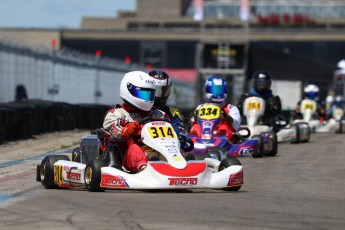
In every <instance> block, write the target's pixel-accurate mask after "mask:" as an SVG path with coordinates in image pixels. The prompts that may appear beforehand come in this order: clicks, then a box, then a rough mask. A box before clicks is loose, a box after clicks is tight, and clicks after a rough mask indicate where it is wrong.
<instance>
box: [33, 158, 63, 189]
mask: <svg viewBox="0 0 345 230" xmlns="http://www.w3.org/2000/svg"><path fill="white" fill-rule="evenodd" d="M58 160H67V161H69V158H68V156H64V155H58V156H46V157H45V158H44V159H43V160H42V162H41V164H40V165H39V167H38V172H37V173H38V175H37V177H38V179H39V181H41V182H42V185H43V186H44V187H45V188H46V189H53V188H58V186H57V185H56V184H55V183H54V164H55V162H57V161H58Z"/></svg>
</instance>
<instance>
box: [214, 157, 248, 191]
mask: <svg viewBox="0 0 345 230" xmlns="http://www.w3.org/2000/svg"><path fill="white" fill-rule="evenodd" d="M232 165H242V164H241V162H240V161H239V160H238V159H237V158H235V157H228V158H224V159H223V160H222V161H221V162H220V165H219V170H218V171H219V172H220V171H222V170H224V169H226V168H228V167H230V166H232ZM241 187H242V186H241V185H240V186H234V187H227V188H223V190H224V191H238V190H240V188H241Z"/></svg>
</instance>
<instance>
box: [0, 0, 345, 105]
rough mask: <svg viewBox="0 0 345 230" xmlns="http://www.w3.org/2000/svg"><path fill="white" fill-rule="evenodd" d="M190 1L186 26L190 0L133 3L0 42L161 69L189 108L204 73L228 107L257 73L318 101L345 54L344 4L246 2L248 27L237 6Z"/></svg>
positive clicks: (6, 31) (230, 1)
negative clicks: (221, 85)
mask: <svg viewBox="0 0 345 230" xmlns="http://www.w3.org/2000/svg"><path fill="white" fill-rule="evenodd" d="M198 2H199V4H201V5H202V6H203V18H202V20H194V19H193V16H194V13H195V5H194V4H193V3H194V1H192V0H180V1H162V0H138V1H137V10H136V11H133V12H127V11H126V12H119V14H118V17H102V16H100V17H88V16H85V17H83V18H82V20H81V26H80V29H77V30H71V29H57V30H45V29H38V28H35V29H18V28H2V29H0V35H1V34H2V35H4V36H7V37H8V38H10V40H16V39H21V40H20V41H21V43H26V44H33V43H35V45H37V44H39V45H42V46H44V47H46V48H48V49H51V41H52V40H56V46H55V47H54V49H56V50H57V51H59V52H67V53H68V55H67V56H69V55H70V54H71V51H64V50H66V49H68V50H78V52H81V53H88V54H90V55H91V56H92V58H94V54H95V52H96V51H97V50H101V52H102V57H104V59H105V57H108V58H110V59H117V60H122V62H125V65H124V66H127V65H128V64H130V65H132V64H138V65H139V66H142V67H144V68H163V69H166V70H168V71H171V73H174V74H176V76H175V78H176V79H178V80H180V81H182V82H183V83H184V84H189V85H190V87H194V86H193V84H195V85H196V87H195V89H196V90H197V92H196V93H197V97H196V100H194V103H197V102H198V100H201V95H200V87H201V82H202V81H203V79H204V78H205V77H207V76H208V75H210V74H219V75H222V76H224V77H225V78H226V79H227V80H228V81H229V83H231V84H229V85H231V86H233V88H231V89H229V90H230V92H232V95H230V100H231V101H232V102H236V99H237V98H238V96H239V95H240V94H241V93H242V92H243V90H245V88H246V86H247V84H246V83H245V82H249V80H250V76H251V74H252V73H253V72H254V71H255V70H257V69H267V70H269V71H271V72H272V74H273V76H274V78H275V80H281V81H299V82H300V83H301V85H304V84H307V83H315V84H318V85H320V88H321V91H322V95H325V94H326V91H327V89H328V87H329V85H331V84H332V81H333V80H332V79H333V73H334V71H335V70H336V69H337V66H336V63H337V62H338V61H339V60H341V59H343V58H344V57H343V56H344V53H345V44H344V43H345V41H344V37H345V18H344V14H345V2H344V1H341V0H328V1H321V0H304V1H303V0H301V1H297V0H275V1H268V0H251V1H249V3H250V6H249V15H250V17H249V20H248V22H243V21H242V20H241V19H240V17H239V9H240V3H241V1H239V0H237V1H235V0H226V1H225V0H213V1H211V0H204V1H201V0H199V1H198ZM199 6H200V5H199ZM73 52H74V51H73ZM73 52H72V53H73ZM92 58H91V59H92ZM111 62H112V61H111ZM112 63H114V62H112ZM118 66H121V64H120V65H118ZM118 68H121V67H118ZM193 79H194V80H193Z"/></svg>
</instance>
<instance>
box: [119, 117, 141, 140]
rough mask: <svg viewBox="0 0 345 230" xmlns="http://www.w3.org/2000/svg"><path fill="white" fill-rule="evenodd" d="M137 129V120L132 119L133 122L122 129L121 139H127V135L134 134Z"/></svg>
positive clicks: (138, 126)
mask: <svg viewBox="0 0 345 230" xmlns="http://www.w3.org/2000/svg"><path fill="white" fill-rule="evenodd" d="M139 129H140V125H139V122H137V121H134V122H131V123H128V124H127V125H126V126H125V127H124V128H123V129H122V132H121V136H122V138H123V139H127V138H128V137H131V136H134V135H136V134H137V132H138V131H139Z"/></svg>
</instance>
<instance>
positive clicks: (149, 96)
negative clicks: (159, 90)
mask: <svg viewBox="0 0 345 230" xmlns="http://www.w3.org/2000/svg"><path fill="white" fill-rule="evenodd" d="M127 87H128V90H129V92H130V93H131V94H132V95H133V96H134V97H136V98H139V99H142V100H145V101H153V100H154V99H155V90H154V89H149V88H141V87H138V86H135V85H132V84H129V85H128V86H127Z"/></svg>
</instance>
